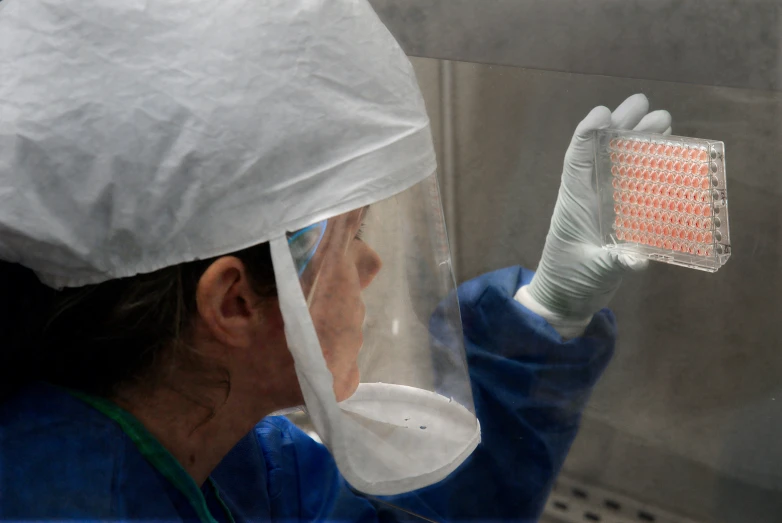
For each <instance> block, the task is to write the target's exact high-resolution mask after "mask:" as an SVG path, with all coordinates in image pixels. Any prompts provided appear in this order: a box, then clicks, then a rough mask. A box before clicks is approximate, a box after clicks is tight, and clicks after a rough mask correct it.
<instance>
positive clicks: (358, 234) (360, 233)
mask: <svg viewBox="0 0 782 523" xmlns="http://www.w3.org/2000/svg"><path fill="white" fill-rule="evenodd" d="M364 227H365V225H364V223H363V222H362V223H361V226H360V227H359V228H358V231H356V239H357V240H359V241H362V240H363V239H364Z"/></svg>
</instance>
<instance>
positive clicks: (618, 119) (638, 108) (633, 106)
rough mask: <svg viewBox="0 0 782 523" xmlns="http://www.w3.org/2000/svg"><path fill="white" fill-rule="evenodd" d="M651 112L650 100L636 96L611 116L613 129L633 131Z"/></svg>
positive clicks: (643, 96)
mask: <svg viewBox="0 0 782 523" xmlns="http://www.w3.org/2000/svg"><path fill="white" fill-rule="evenodd" d="M648 112H649V99H648V98H646V96H645V95H643V94H640V93H639V94H634V95H633V96H631V97H630V98H628V99H627V100H625V101H624V102H622V104H621V105H620V106H619V107H617V108H616V110H615V111H614V112H613V113H612V114H611V128H612V129H632V128H634V127H635V126H636V125H638V124H639V123H640V122H641V120H642V119H643V117H644V116H646V113H648Z"/></svg>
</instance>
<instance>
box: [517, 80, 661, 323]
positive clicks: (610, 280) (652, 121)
mask: <svg viewBox="0 0 782 523" xmlns="http://www.w3.org/2000/svg"><path fill="white" fill-rule="evenodd" d="M648 111H649V100H647V98H646V96H644V95H643V94H636V95H633V96H631V97H630V98H628V99H627V100H625V101H624V102H623V103H622V105H620V106H619V107H618V108H617V109H616V111H614V112H613V113H611V111H610V110H609V109H608V108H606V107H596V108H594V109H593V110H592V111H591V112H590V113H589V115H587V117H586V118H585V119H584V120H583V121H582V122H581V123H580V124H579V125H578V127H577V128H576V132H575V134H574V135H573V140H572V141H571V143H570V147H569V148H568V150H567V153H566V154H565V166H564V170H563V172H562V182H561V185H560V188H559V196H558V198H557V204H556V207H555V208H554V215H553V217H552V218H551V226H550V228H549V233H548V236H547V237H546V246H545V247H544V248H543V256H542V258H541V260H540V264H539V265H538V270H537V272H536V273H535V276H534V277H533V279H532V282H531V283H530V284H529V285H528V286H525V287H522V288H521V289H520V290H519V292H518V293H517V295H516V299H517V300H518V301H519V302H520V303H521V304H522V305H524V306H526V307H527V308H528V309H530V310H532V311H533V312H535V313H537V314H539V315H541V316H543V317H544V318H545V319H546V320H548V322H549V323H550V324H551V325H552V326H553V327H554V328H555V329H556V330H557V331H558V332H559V333H560V335H562V336H563V337H566V338H572V337H576V336H579V335H581V334H582V333H583V331H584V329H585V328H586V326H587V325H588V324H589V322H590V321H591V320H592V316H593V315H594V314H595V313H596V312H597V311H599V310H600V309H602V308H603V307H605V306H606V305H607V304H608V302H609V301H610V300H611V298H612V297H613V295H614V293H615V292H616V290H617V289H618V288H619V284H620V283H621V281H622V275H623V274H625V273H626V272H628V271H637V270H641V269H643V268H645V267H646V266H647V264H648V263H647V261H646V260H643V259H640V258H635V257H633V256H628V255H617V254H615V253H612V252H610V251H607V250H605V249H602V248H601V247H600V229H599V226H598V215H597V212H598V211H597V209H598V197H597V190H596V187H595V175H594V170H595V167H594V166H595V161H594V149H593V141H594V131H595V130H597V129H606V128H612V129H635V130H636V131H645V132H652V133H665V134H670V133H671V115H670V114H669V113H668V112H667V111H655V112H652V113H648ZM647 113H648V114H647Z"/></svg>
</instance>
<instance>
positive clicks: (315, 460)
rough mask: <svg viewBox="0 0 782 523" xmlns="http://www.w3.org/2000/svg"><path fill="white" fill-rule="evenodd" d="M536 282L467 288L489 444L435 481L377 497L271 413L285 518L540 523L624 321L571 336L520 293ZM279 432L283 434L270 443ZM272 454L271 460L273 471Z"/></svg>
mask: <svg viewBox="0 0 782 523" xmlns="http://www.w3.org/2000/svg"><path fill="white" fill-rule="evenodd" d="M531 278H532V273H531V272H530V271H527V270H525V269H522V268H520V267H514V268H509V269H504V270H500V271H496V272H492V273H489V274H485V275H483V276H481V277H479V278H476V279H474V280H471V281H469V282H467V283H465V284H463V285H461V286H460V287H459V300H460V307H461V314H462V321H463V324H464V334H465V343H466V350H467V361H468V365H469V369H470V377H471V381H472V393H473V400H474V402H475V408H476V413H477V414H478V418H479V420H480V423H481V432H482V435H481V438H482V441H481V444H480V445H479V446H478V448H477V449H476V450H475V452H474V453H473V454H472V455H471V456H470V457H469V458H468V459H467V461H465V463H464V464H462V466H461V467H459V469H457V470H456V471H455V472H454V473H452V474H451V475H450V476H448V477H447V478H446V479H445V480H443V481H441V482H440V483H438V484H436V485H433V486H431V487H427V488H425V489H421V490H419V491H416V492H412V493H409V494H404V495H400V496H393V497H388V498H382V499H373V500H371V501H368V500H367V499H365V498H363V497H361V496H358V495H356V494H354V493H353V492H352V491H351V490H350V488H349V487H348V486H347V485H346V484H345V481H344V479H342V477H341V476H340V475H339V473H338V471H337V470H336V467H335V465H334V461H333V459H332V458H331V456H330V455H329V454H328V452H327V451H326V449H325V447H323V446H322V445H320V444H317V443H315V442H314V441H312V440H310V439H309V437H307V436H306V435H304V434H303V433H301V432H300V431H298V430H297V429H295V428H294V427H293V426H292V425H290V424H289V423H288V422H287V421H286V420H282V419H279V418H277V419H274V418H270V419H269V420H268V421H266V422H265V424H266V427H267V430H266V434H263V433H262V432H263V431H264V428H263V426H259V428H258V429H257V430H258V431H261V433H259V440H260V441H261V445H262V447H264V448H265V450H264V453H265V454H267V453H279V455H278V456H276V457H275V460H276V462H278V463H280V464H281V465H279V466H277V467H276V468H274V469H273V470H270V473H269V475H270V490H271V489H272V488H275V487H274V484H276V485H280V486H279V487H276V488H277V490H278V491H275V492H274V493H271V492H270V496H271V497H273V498H274V497H275V496H276V499H277V501H278V502H279V507H277V509H276V510H278V511H281V512H279V516H280V517H283V518H291V519H317V520H329V521H337V520H339V521H404V520H417V519H416V518H413V517H410V516H408V513H415V514H418V515H421V516H423V517H425V518H428V519H432V520H436V521H516V522H518V521H529V522H532V521H537V519H538V517H539V516H540V513H541V512H542V509H543V506H544V504H545V501H546V498H547V496H548V493H549V491H550V489H551V486H552V484H553V481H554V479H555V478H556V475H557V473H558V472H559V470H560V468H561V466H562V463H563V461H564V459H565V456H566V455H567V452H568V450H569V448H570V445H571V444H572V442H573V439H574V438H575V436H576V432H577V430H578V426H579V421H580V416H581V412H582V410H583V408H584V405H585V403H586V401H587V400H588V398H589V394H590V392H591V390H592V388H593V386H594V385H595V383H596V381H597V380H598V378H599V377H600V375H601V374H602V372H603V370H604V369H605V367H606V365H607V364H608V361H609V360H610V358H611V355H612V353H613V348H614V339H615V332H616V326H615V321H614V317H613V315H612V314H611V313H610V312H609V311H607V310H606V311H601V312H600V313H598V314H597V315H596V316H595V318H594V319H593V321H592V323H591V324H590V325H589V327H588V328H587V330H586V332H585V333H584V335H583V336H582V337H580V338H577V339H573V340H569V341H566V342H563V341H562V339H561V337H560V336H559V335H558V334H557V333H556V331H554V329H553V328H551V326H549V325H548V323H547V322H546V321H545V320H543V319H542V318H540V317H539V316H537V315H535V314H533V313H532V312H530V311H529V310H527V309H526V308H524V307H523V306H522V305H520V304H519V303H518V302H516V301H515V300H514V298H513V296H514V295H515V293H516V291H517V290H518V289H519V288H520V287H521V286H522V285H525V284H527V283H528V282H529V280H530V279H531ZM436 321H437V314H435V316H434V318H433V323H436ZM434 327H435V328H436V325H434ZM272 426H276V428H275V429H274V430H269V429H270V428H271V427H272ZM274 438H279V439H280V441H277V442H274V443H272V440H273V439H274ZM272 449H273V450H272ZM272 461H274V460H271V459H269V457H268V456H267V466H268V467H272ZM275 475H276V476H277V479H276V480H275V481H271V478H272V477H273V476H275ZM281 485H285V486H284V487H283V486H281ZM294 492H295V493H294ZM297 500H298V501H297ZM272 505H273V506H274V502H273V503H272ZM292 511H297V512H298V513H297V514H296V515H294V514H293V513H291V512H292ZM274 512H275V511H274V510H273V514H274ZM283 512H284V513H283Z"/></svg>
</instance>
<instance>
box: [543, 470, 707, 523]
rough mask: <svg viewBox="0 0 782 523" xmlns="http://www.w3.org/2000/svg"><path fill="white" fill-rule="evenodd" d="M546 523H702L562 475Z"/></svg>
mask: <svg viewBox="0 0 782 523" xmlns="http://www.w3.org/2000/svg"><path fill="white" fill-rule="evenodd" d="M541 522H546V523H549V522H550V523H595V522H599V523H699V522H697V521H695V520H693V519H689V518H686V517H684V516H679V515H676V514H674V513H672V512H669V511H667V510H663V509H660V508H656V507H653V506H651V505H648V504H645V503H642V502H640V501H638V500H635V499H632V498H630V497H628V496H624V495H621V494H617V493H615V492H611V491H609V490H607V489H604V488H600V487H595V486H592V485H587V484H585V483H582V482H580V481H578V480H575V479H573V478H568V477H565V476H562V475H560V476H559V478H558V479H557V483H556V485H555V486H554V491H553V492H552V493H551V496H550V497H549V499H548V502H547V503H546V508H545V510H544V516H543V518H542V519H541Z"/></svg>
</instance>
